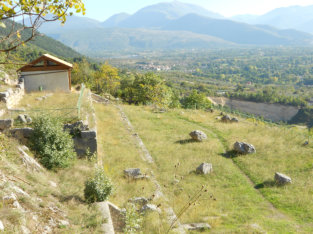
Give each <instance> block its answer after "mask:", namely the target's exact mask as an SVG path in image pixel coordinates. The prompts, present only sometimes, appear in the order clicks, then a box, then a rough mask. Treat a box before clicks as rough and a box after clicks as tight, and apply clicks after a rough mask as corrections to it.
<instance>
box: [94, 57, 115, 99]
mask: <svg viewBox="0 0 313 234" xmlns="http://www.w3.org/2000/svg"><path fill="white" fill-rule="evenodd" d="M119 85H120V77H119V74H118V69H117V68H115V67H112V66H110V65H109V64H107V63H105V64H103V65H102V66H101V67H100V69H99V71H97V72H96V73H95V76H94V80H93V86H94V88H95V90H96V91H97V93H100V94H101V93H110V94H112V95H115V94H116V92H117V89H118V87H119Z"/></svg>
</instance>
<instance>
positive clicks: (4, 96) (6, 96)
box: [0, 82, 24, 109]
mask: <svg viewBox="0 0 313 234" xmlns="http://www.w3.org/2000/svg"><path fill="white" fill-rule="evenodd" d="M23 96H24V83H23V82H20V83H18V84H17V85H16V87H15V88H10V89H8V90H7V91H5V92H0V101H1V102H4V103H5V104H6V107H7V108H8V109H10V108H13V107H14V106H16V105H17V104H18V103H19V102H20V101H21V99H22V98H23Z"/></svg>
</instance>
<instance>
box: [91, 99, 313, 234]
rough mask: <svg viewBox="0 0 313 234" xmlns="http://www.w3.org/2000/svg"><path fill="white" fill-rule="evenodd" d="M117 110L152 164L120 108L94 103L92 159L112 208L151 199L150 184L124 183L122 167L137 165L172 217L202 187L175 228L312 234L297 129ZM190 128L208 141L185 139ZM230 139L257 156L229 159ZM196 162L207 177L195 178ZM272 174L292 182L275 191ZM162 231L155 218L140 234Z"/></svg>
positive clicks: (310, 171) (311, 151) (301, 136)
mask: <svg viewBox="0 0 313 234" xmlns="http://www.w3.org/2000/svg"><path fill="white" fill-rule="evenodd" d="M123 109H124V111H125V113H126V115H127V116H128V118H129V119H130V121H131V123H132V125H133V126H134V129H135V130H136V133H138V135H139V136H140V137H141V139H142V140H143V142H144V143H145V145H146V147H147V149H148V150H149V152H150V154H151V156H152V158H153V160H154V163H149V162H147V161H144V160H143V158H142V155H141V153H140V149H139V148H138V146H137V144H136V142H135V141H134V137H133V136H132V134H133V133H132V132H131V131H129V130H128V126H127V125H125V123H123V121H122V119H121V115H120V111H119V109H118V108H117V107H116V106H113V105H106V106H105V105H101V104H97V105H96V114H97V121H98V135H99V142H100V149H99V153H100V155H101V156H102V160H103V162H104V164H105V166H106V168H107V172H108V173H109V174H110V176H111V177H112V179H113V181H114V183H115V185H116V191H115V194H114V196H113V197H112V199H111V200H112V201H113V202H115V203H116V204H117V205H119V206H121V207H123V206H125V204H126V202H127V200H128V199H130V198H132V197H135V196H146V197H151V196H152V195H153V194H154V193H155V189H156V188H155V186H154V184H153V183H152V182H151V181H149V180H148V181H140V182H132V181H128V180H126V179H125V178H124V177H123V169H125V168H129V167H139V168H141V169H142V171H143V172H146V173H147V174H148V175H149V174H150V171H151V170H152V171H153V173H154V175H155V178H156V180H157V181H158V183H159V184H160V185H161V187H162V191H163V193H164V198H163V199H161V200H156V201H153V203H155V204H160V205H161V208H162V207H172V208H173V209H174V211H175V213H176V214H178V213H179V212H180V210H181V209H182V207H183V206H185V205H186V204H187V203H188V202H189V197H190V196H193V195H195V194H196V193H197V191H199V189H201V186H202V185H204V186H206V187H207V188H208V193H206V194H204V195H203V196H202V197H201V198H200V200H199V201H198V202H196V204H193V205H191V207H190V208H189V209H188V210H187V212H185V213H184V214H183V215H182V216H181V217H180V222H181V223H193V222H206V223H209V224H210V225H211V226H212V230H211V232H212V233H263V232H268V233H312V232H313V212H312V211H313V200H312V198H313V182H312V179H311V178H313V167H312V165H313V158H312V155H313V148H312V145H311V146H306V147H304V146H303V145H302V144H303V143H304V141H305V140H306V134H305V133H306V132H305V130H304V129H300V128H287V127H283V126H269V125H265V124H263V123H261V122H259V123H255V122H253V121H249V120H243V119H240V122H239V123H237V124H224V123H221V122H219V121H218V120H216V117H217V116H218V113H217V112H216V113H207V112H203V111H188V110H173V111H169V112H167V113H154V112H153V111H152V109H151V108H149V107H137V106H123ZM196 129H198V130H202V131H204V132H205V133H206V134H207V135H208V138H209V139H208V140H207V141H205V142H202V143H195V142H191V141H189V140H188V139H189V136H188V134H189V132H191V131H192V130H196ZM236 140H240V141H247V142H249V143H251V144H253V145H255V147H256V149H257V153H256V154H254V155H248V156H238V157H233V156H234V155H232V154H231V153H230V150H231V148H232V145H233V143H234V142H235V141H236ZM202 162H208V163H212V164H213V168H214V172H213V173H212V174H210V175H205V176H201V175H196V174H195V173H194V170H195V169H196V167H197V166H198V165H199V164H200V163H202ZM175 165H176V167H175ZM177 165H179V166H177ZM276 171H279V172H282V173H285V174H287V175H289V176H290V177H291V178H292V179H293V183H292V184H291V185H289V186H286V187H277V186H275V185H274V184H273V177H274V173H275V172H276ZM178 180H179V183H178V184H177V182H178ZM168 226H169V224H168V222H167V220H166V218H164V217H162V216H160V217H159V216H154V217H148V219H146V220H145V223H144V226H143V232H144V233H164V232H165V231H166V230H167V229H168Z"/></svg>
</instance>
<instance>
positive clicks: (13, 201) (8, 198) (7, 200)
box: [3, 193, 23, 209]
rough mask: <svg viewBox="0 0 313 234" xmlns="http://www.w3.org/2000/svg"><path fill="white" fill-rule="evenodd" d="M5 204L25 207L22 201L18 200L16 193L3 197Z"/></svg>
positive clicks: (13, 206)
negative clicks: (21, 203)
mask: <svg viewBox="0 0 313 234" xmlns="http://www.w3.org/2000/svg"><path fill="white" fill-rule="evenodd" d="M3 205H5V206H7V207H11V208H16V209H23V208H22V207H21V205H20V203H19V202H18V201H17V198H16V196H15V194H14V193H11V195H8V196H4V197H3Z"/></svg>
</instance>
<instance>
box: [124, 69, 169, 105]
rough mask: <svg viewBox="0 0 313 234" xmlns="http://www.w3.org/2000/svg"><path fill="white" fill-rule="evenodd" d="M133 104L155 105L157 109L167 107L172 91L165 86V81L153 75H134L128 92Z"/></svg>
mask: <svg viewBox="0 0 313 234" xmlns="http://www.w3.org/2000/svg"><path fill="white" fill-rule="evenodd" d="M128 91H130V92H128V93H129V94H130V95H132V97H126V98H127V99H131V100H132V102H133V103H135V104H143V105H147V104H156V105H157V106H159V107H167V106H169V105H170V104H171V100H172V94H173V92H172V90H171V89H170V88H169V87H168V86H166V85H165V81H164V80H163V79H161V77H160V76H158V75H155V74H154V73H146V74H136V75H135V79H134V81H133V84H132V85H131V90H128Z"/></svg>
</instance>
